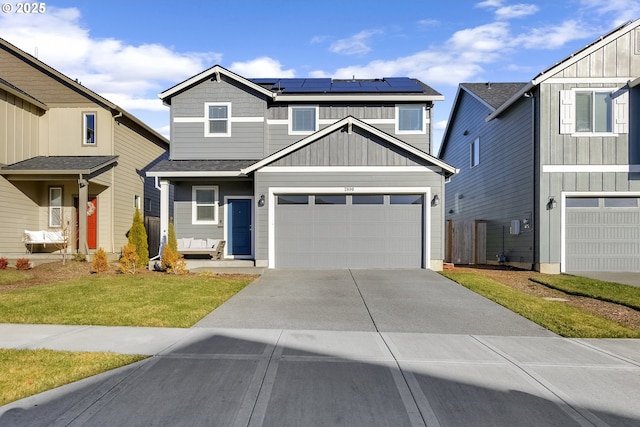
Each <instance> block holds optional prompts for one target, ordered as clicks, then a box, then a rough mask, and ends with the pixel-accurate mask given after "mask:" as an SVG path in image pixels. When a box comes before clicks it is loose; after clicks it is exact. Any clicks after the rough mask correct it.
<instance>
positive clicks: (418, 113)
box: [396, 105, 426, 134]
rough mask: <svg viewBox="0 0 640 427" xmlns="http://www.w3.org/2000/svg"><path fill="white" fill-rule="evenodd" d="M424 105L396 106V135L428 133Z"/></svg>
mask: <svg viewBox="0 0 640 427" xmlns="http://www.w3.org/2000/svg"><path fill="white" fill-rule="evenodd" d="M424 114H425V113H424V105H397V106H396V133H407V134H409V133H426V127H425V119H424Z"/></svg>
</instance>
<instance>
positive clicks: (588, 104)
mask: <svg viewBox="0 0 640 427" xmlns="http://www.w3.org/2000/svg"><path fill="white" fill-rule="evenodd" d="M612 119H613V113H612V108H611V93H610V92H596V91H576V132H589V133H598V132H612V126H611V123H612Z"/></svg>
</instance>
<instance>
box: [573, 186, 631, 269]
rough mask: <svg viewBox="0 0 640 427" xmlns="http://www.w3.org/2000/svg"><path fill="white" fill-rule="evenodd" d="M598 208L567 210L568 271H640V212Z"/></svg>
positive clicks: (597, 204) (600, 205)
mask: <svg viewBox="0 0 640 427" xmlns="http://www.w3.org/2000/svg"><path fill="white" fill-rule="evenodd" d="M596 199H597V198H596ZM595 206H599V207H588V208H572V207H568V208H567V213H566V225H565V239H566V240H565V251H566V259H565V261H566V268H565V270H566V271H568V272H579V271H640V209H639V208H637V207H636V208H630V207H620V208H618V207H607V205H606V204H605V203H603V202H602V200H601V201H600V202H599V203H595ZM636 206H637V204H636Z"/></svg>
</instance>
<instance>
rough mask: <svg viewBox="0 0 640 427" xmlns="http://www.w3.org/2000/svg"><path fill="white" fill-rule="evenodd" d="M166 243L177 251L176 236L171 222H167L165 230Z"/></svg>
mask: <svg viewBox="0 0 640 427" xmlns="http://www.w3.org/2000/svg"><path fill="white" fill-rule="evenodd" d="M167 245H168V246H171V248H172V249H173V250H174V251H176V252H178V239H177V238H176V229H175V227H174V226H173V222H169V230H168V232H167Z"/></svg>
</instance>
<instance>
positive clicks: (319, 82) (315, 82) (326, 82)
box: [302, 79, 331, 87]
mask: <svg viewBox="0 0 640 427" xmlns="http://www.w3.org/2000/svg"><path fill="white" fill-rule="evenodd" d="M302 86H303V87H330V86H331V79H306V80H305V81H304V84H303V85H302Z"/></svg>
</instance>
